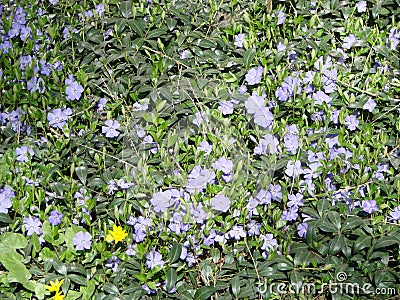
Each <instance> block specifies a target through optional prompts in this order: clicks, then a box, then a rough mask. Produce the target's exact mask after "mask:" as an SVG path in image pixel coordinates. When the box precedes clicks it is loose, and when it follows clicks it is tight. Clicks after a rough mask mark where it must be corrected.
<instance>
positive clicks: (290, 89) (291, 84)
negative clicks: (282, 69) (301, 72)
mask: <svg viewBox="0 0 400 300" xmlns="http://www.w3.org/2000/svg"><path fill="white" fill-rule="evenodd" d="M301 91H302V89H301V81H300V79H299V78H297V77H296V76H287V77H286V78H285V81H284V82H283V83H282V85H281V86H280V87H278V88H277V89H276V91H275V96H276V97H277V98H278V100H279V101H281V102H284V101H287V100H288V99H289V98H292V97H294V94H295V92H296V94H300V93H301Z"/></svg>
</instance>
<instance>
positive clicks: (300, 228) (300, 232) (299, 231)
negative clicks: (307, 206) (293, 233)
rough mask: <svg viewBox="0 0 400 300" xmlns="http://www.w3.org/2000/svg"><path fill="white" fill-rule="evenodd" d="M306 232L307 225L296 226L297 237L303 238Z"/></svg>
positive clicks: (304, 223)
mask: <svg viewBox="0 0 400 300" xmlns="http://www.w3.org/2000/svg"><path fill="white" fill-rule="evenodd" d="M307 230H308V224H307V223H306V222H303V223H301V224H299V225H298V226H297V234H298V235H299V237H302V238H305V237H306V234H307Z"/></svg>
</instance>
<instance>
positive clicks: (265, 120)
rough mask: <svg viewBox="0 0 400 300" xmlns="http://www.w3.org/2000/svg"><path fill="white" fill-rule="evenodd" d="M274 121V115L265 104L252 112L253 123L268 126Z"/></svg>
mask: <svg viewBox="0 0 400 300" xmlns="http://www.w3.org/2000/svg"><path fill="white" fill-rule="evenodd" d="M273 121H274V115H273V114H272V113H271V112H270V111H269V109H268V108H267V107H265V106H263V107H261V109H260V110H257V111H256V112H255V114H254V123H256V124H257V125H258V126H261V127H263V128H270V127H271V126H272V123H273Z"/></svg>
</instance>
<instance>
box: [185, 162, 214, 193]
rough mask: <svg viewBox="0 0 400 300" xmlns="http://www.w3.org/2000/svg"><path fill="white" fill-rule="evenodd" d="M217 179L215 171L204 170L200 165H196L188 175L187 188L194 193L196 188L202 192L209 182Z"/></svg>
mask: <svg viewBox="0 0 400 300" xmlns="http://www.w3.org/2000/svg"><path fill="white" fill-rule="evenodd" d="M214 180H215V173H214V172H213V171H211V170H208V169H204V170H202V169H201V167H200V166H195V167H194V168H193V170H192V172H191V173H190V174H189V176H188V181H187V184H186V190H187V191H188V192H189V193H193V192H194V191H195V190H197V191H198V192H202V191H203V190H205V188H206V187H207V184H208V183H213V182H214Z"/></svg>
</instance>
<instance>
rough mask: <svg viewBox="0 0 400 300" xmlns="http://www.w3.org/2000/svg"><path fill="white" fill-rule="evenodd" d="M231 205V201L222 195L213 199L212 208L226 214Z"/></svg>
mask: <svg viewBox="0 0 400 300" xmlns="http://www.w3.org/2000/svg"><path fill="white" fill-rule="evenodd" d="M230 205H231V200H229V198H228V197H226V196H225V195H222V194H218V195H216V196H215V197H214V198H212V199H211V207H212V208H213V209H215V210H218V211H220V212H223V213H226V212H227V211H228V210H229V208H230Z"/></svg>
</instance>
